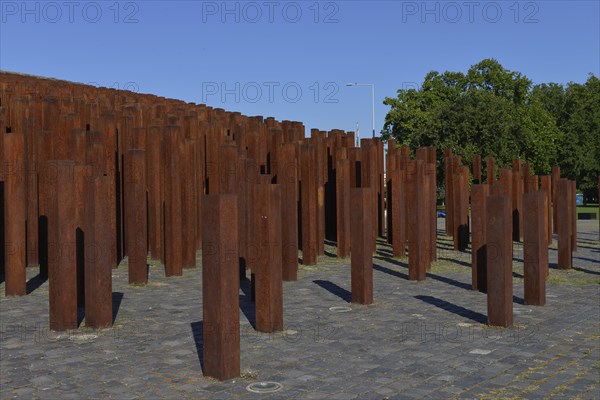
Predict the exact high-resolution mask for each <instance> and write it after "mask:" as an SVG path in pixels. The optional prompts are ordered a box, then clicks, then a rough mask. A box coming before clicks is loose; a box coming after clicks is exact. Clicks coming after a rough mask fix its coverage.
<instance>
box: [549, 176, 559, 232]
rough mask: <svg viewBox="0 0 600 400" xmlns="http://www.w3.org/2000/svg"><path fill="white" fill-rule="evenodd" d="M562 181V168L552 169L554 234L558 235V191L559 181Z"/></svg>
mask: <svg viewBox="0 0 600 400" xmlns="http://www.w3.org/2000/svg"><path fill="white" fill-rule="evenodd" d="M559 179H560V167H558V166H556V167H552V187H551V189H552V222H553V223H552V232H553V233H558V215H557V214H558V207H557V204H558V201H557V191H558V181H559Z"/></svg>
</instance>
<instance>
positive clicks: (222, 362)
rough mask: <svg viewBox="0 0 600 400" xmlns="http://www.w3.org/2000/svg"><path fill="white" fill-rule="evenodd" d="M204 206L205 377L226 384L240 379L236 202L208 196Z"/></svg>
mask: <svg viewBox="0 0 600 400" xmlns="http://www.w3.org/2000/svg"><path fill="white" fill-rule="evenodd" d="M203 206H204V211H205V212H204V214H203V221H204V223H203V224H202V229H203V230H204V232H203V237H204V238H205V239H206V241H205V243H204V245H203V247H204V252H203V257H202V320H203V321H202V322H203V327H202V328H203V329H202V332H203V340H202V343H203V357H204V375H207V376H212V377H214V378H216V379H220V380H225V379H230V378H235V377H237V376H239V375H240V326H239V324H240V317H239V312H240V311H239V276H238V248H237V246H238V241H237V199H236V197H235V196H234V195H226V194H221V195H208V196H206V197H205V198H204V200H203ZM209 238H210V239H209Z"/></svg>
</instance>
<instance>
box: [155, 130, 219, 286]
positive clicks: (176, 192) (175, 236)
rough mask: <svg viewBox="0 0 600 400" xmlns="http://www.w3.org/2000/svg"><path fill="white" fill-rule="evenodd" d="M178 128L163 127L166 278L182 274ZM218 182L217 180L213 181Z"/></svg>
mask: <svg viewBox="0 0 600 400" xmlns="http://www.w3.org/2000/svg"><path fill="white" fill-rule="evenodd" d="M180 137H181V135H180V128H179V126H177V125H169V126H167V127H165V140H164V147H165V148H164V154H165V176H164V179H165V182H164V188H165V233H164V235H165V236H164V238H165V239H164V244H165V273H166V276H181V275H182V274H183V244H182V237H181V236H182V230H181V219H182V218H183V215H182V212H181V211H182V207H181V206H182V199H181V161H182V160H181V158H182V157H181V153H180V151H179V140H180ZM215 181H218V179H215Z"/></svg>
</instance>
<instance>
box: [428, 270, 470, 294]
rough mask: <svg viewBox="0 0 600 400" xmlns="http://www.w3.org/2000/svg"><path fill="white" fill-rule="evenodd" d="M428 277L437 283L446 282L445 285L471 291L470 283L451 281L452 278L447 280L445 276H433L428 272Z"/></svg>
mask: <svg viewBox="0 0 600 400" xmlns="http://www.w3.org/2000/svg"><path fill="white" fill-rule="evenodd" d="M427 276H428V277H429V278H431V279H435V280H436V281H440V282H444V283H447V284H449V285H452V286H456V287H458V288H461V289H467V290H471V285H470V284H468V283H463V282H459V281H457V280H454V279H451V278H446V277H445V276H440V275H435V274H432V273H431V272H428V273H427Z"/></svg>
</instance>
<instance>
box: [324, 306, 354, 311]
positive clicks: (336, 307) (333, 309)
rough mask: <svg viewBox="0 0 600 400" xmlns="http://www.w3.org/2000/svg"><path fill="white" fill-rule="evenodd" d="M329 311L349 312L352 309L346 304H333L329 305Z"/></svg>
mask: <svg viewBox="0 0 600 400" xmlns="http://www.w3.org/2000/svg"><path fill="white" fill-rule="evenodd" d="M329 311H331V312H349V311H352V308H350V307H346V306H333V307H329Z"/></svg>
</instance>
